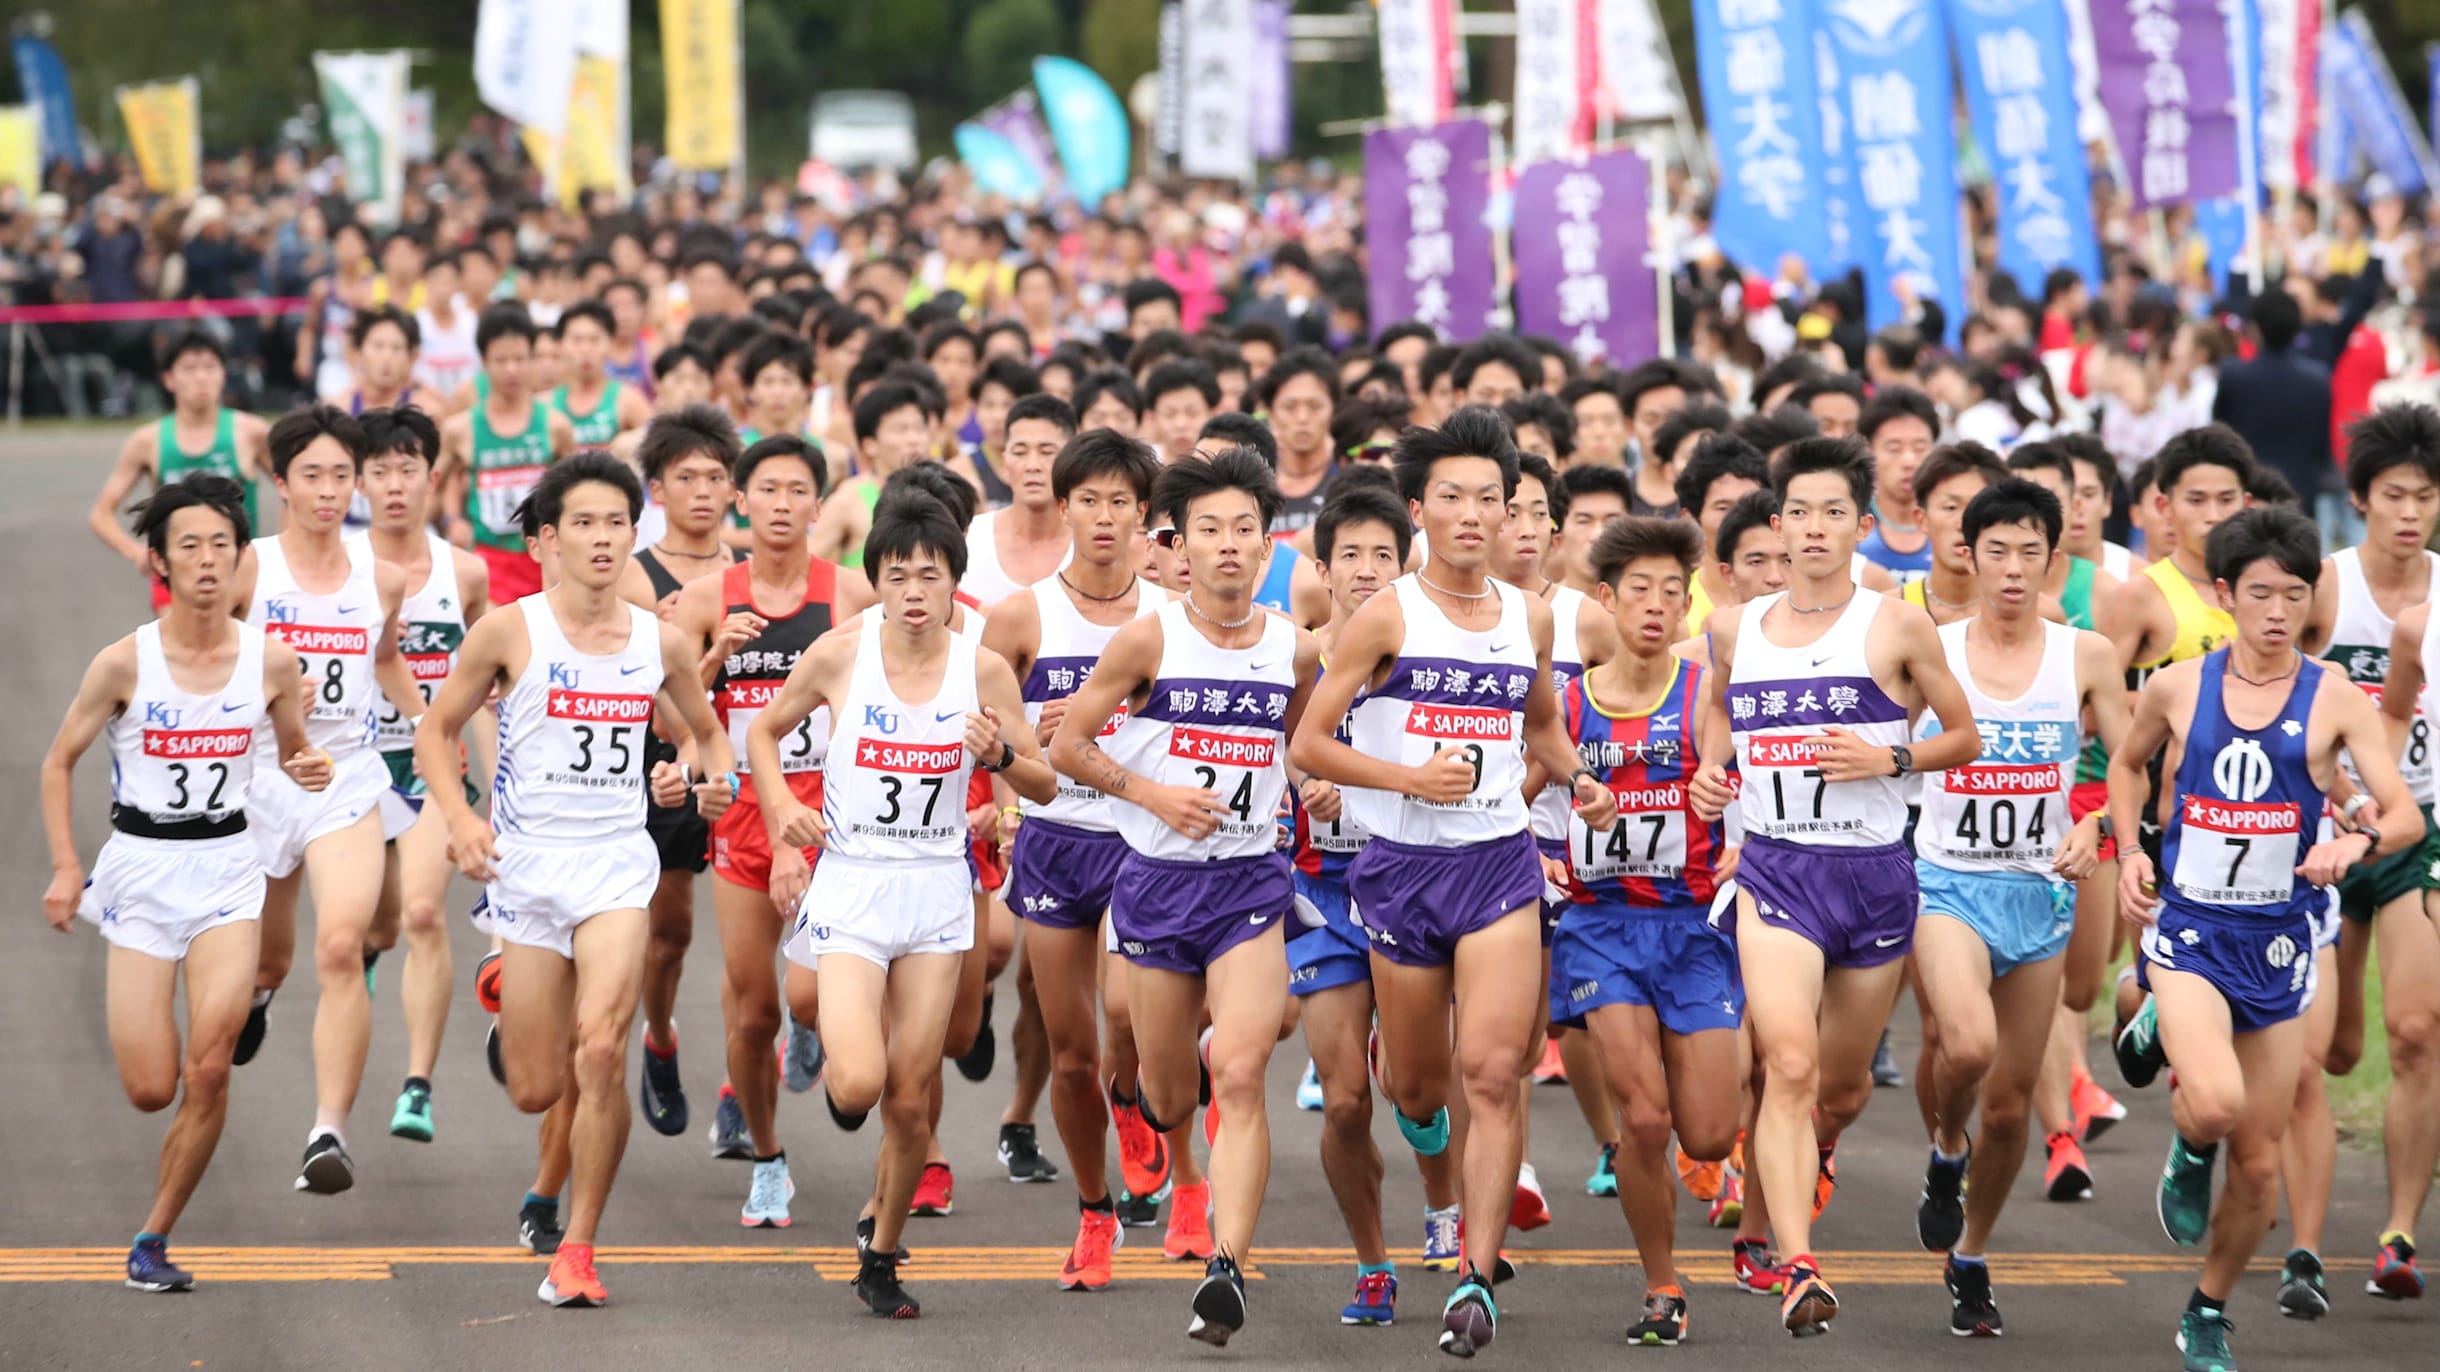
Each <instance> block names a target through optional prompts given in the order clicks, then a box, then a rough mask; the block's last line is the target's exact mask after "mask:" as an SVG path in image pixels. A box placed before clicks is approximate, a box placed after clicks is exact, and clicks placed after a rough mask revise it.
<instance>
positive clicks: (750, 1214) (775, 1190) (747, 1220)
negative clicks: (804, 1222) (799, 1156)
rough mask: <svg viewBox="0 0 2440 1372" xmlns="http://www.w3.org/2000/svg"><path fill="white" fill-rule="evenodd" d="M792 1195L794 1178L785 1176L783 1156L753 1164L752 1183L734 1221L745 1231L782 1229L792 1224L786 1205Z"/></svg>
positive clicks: (785, 1158)
mask: <svg viewBox="0 0 2440 1372" xmlns="http://www.w3.org/2000/svg"><path fill="white" fill-rule="evenodd" d="M795 1196H796V1179H795V1178H794V1177H791V1176H789V1175H788V1159H787V1156H786V1155H785V1154H782V1155H781V1156H779V1157H776V1158H773V1159H771V1160H770V1161H769V1162H759V1161H758V1162H756V1163H755V1164H754V1181H753V1184H752V1186H750V1187H749V1188H748V1189H747V1191H746V1205H745V1209H744V1210H743V1211H741V1212H739V1214H738V1217H737V1222H738V1223H739V1224H740V1225H742V1226H744V1227H745V1228H748V1229H785V1228H787V1227H788V1226H789V1224H791V1223H792V1222H793V1221H792V1220H791V1219H790V1217H789V1214H788V1202H789V1201H790V1200H792V1199H794V1198H795Z"/></svg>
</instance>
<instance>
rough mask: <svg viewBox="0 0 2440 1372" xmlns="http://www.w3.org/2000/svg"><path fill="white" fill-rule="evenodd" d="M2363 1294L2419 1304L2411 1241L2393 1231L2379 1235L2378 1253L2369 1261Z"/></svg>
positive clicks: (2418, 1275) (2419, 1275)
mask: <svg viewBox="0 0 2440 1372" xmlns="http://www.w3.org/2000/svg"><path fill="white" fill-rule="evenodd" d="M2364 1290H2365V1292H2366V1293H2367V1294H2369V1295H2374V1296H2379V1297H2381V1298H2382V1299H2384V1300H2393V1301H2412V1300H2421V1299H2422V1298H2423V1274H2422V1273H2421V1272H2419V1271H2417V1270H2416V1269H2415V1241H2414V1240H2413V1239H2411V1238H2408V1237H2407V1236H2406V1235H2405V1234H2402V1233H2400V1232H2398V1231H2397V1230H2394V1229H2393V1230H2391V1231H2389V1232H2388V1233H2386V1234H2383V1235H2381V1251H2380V1252H2378V1253H2375V1254H2374V1255H2373V1257H2372V1278H2371V1280H2369V1281H2366V1282H2365V1283H2364Z"/></svg>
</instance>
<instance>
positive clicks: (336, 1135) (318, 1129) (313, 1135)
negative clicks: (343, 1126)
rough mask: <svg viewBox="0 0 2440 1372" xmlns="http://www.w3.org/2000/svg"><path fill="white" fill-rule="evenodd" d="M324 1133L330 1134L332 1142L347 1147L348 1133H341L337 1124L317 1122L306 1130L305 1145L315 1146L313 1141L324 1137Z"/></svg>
mask: <svg viewBox="0 0 2440 1372" xmlns="http://www.w3.org/2000/svg"><path fill="white" fill-rule="evenodd" d="M324 1134H328V1135H330V1138H331V1142H333V1143H336V1144H338V1145H339V1146H340V1147H341V1148H345V1147H347V1135H345V1134H342V1133H340V1132H339V1130H338V1127H337V1126H336V1125H329V1124H320V1123H317V1124H315V1125H314V1127H313V1128H311V1129H308V1130H306V1131H305V1146H306V1147H308V1148H311V1147H313V1141H314V1140H315V1139H318V1138H320V1137H322V1136H323V1135H324Z"/></svg>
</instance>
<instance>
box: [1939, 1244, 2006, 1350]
mask: <svg viewBox="0 0 2440 1372" xmlns="http://www.w3.org/2000/svg"><path fill="white" fill-rule="evenodd" d="M1940 1279H1941V1281H1942V1283H1943V1284H1945V1285H1946V1286H1947V1287H1948V1288H1949V1332H1950V1333H1952V1334H1955V1335H1956V1336H1957V1337H1959V1338H1961V1339H1996V1338H1998V1337H1999V1336H2000V1335H2001V1334H2003V1333H2005V1332H2006V1329H2005V1326H2003V1325H2002V1324H2001V1323H2000V1318H1999V1305H1998V1304H1997V1303H1996V1302H1994V1301H1993V1300H1992V1299H1991V1268H1990V1265H1989V1264H1988V1263H1979V1262H1959V1261H1958V1260H1957V1259H1955V1258H1950V1259H1949V1260H1948V1261H1947V1262H1946V1263H1943V1264H1941V1269H1940Z"/></svg>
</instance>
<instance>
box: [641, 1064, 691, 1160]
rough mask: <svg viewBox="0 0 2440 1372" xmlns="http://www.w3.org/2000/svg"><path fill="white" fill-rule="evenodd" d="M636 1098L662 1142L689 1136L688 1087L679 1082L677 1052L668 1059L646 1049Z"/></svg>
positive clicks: (646, 1119) (647, 1121)
mask: <svg viewBox="0 0 2440 1372" xmlns="http://www.w3.org/2000/svg"><path fill="white" fill-rule="evenodd" d="M635 1089H636V1096H637V1098H638V1099H639V1100H640V1101H641V1102H642V1103H643V1106H644V1123H646V1124H649V1125H651V1126H652V1132H654V1133H656V1134H659V1135H660V1136H662V1137H663V1138H676V1137H677V1136H678V1135H680V1134H683V1133H685V1132H686V1085H685V1083H683V1082H681V1081H679V1080H678V1050H677V1048H676V1047H675V1046H674V1045H673V1046H672V1047H671V1048H670V1050H669V1053H668V1055H667V1056H663V1055H662V1054H659V1053H656V1052H654V1051H652V1045H651V1043H650V1042H647V1043H646V1044H645V1045H644V1070H643V1071H642V1072H639V1073H637V1074H636V1087H635Z"/></svg>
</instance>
